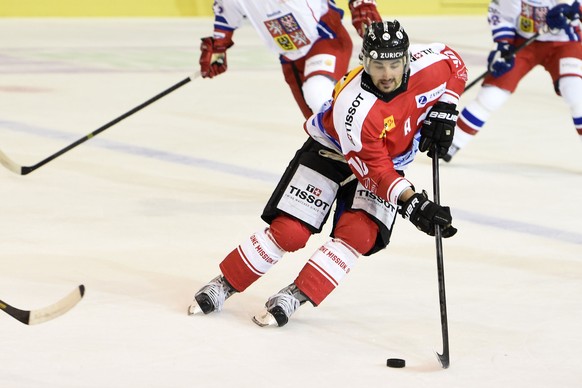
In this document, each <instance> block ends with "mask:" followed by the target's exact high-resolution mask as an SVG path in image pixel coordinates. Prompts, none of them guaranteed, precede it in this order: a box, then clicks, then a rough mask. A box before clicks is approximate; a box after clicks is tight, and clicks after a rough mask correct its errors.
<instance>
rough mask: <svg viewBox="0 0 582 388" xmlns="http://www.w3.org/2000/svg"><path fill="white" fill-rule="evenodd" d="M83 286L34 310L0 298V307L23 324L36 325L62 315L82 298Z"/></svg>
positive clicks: (83, 293)
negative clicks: (20, 307) (22, 307)
mask: <svg viewBox="0 0 582 388" xmlns="http://www.w3.org/2000/svg"><path fill="white" fill-rule="evenodd" d="M83 295H85V286H84V285H82V284H81V285H80V286H78V287H77V288H75V289H74V290H73V291H72V292H70V293H69V295H67V296H65V297H64V298H63V299H61V300H59V301H58V302H56V303H55V304H52V305H50V306H47V307H43V308H40V309H36V310H20V309H17V308H16V307H12V306H10V305H9V304H8V303H6V302H3V301H1V300H0V309H1V310H2V311H4V312H5V313H6V314H8V315H10V316H11V317H12V318H14V319H17V320H19V321H20V322H22V323H24V324H25V325H36V324H38V323H43V322H46V321H50V320H51V319H55V318H56V317H58V316H61V315H63V314H64V313H66V312H67V311H69V310H70V309H72V308H73V307H75V305H76V304H77V303H79V301H80V300H81V299H82V298H83Z"/></svg>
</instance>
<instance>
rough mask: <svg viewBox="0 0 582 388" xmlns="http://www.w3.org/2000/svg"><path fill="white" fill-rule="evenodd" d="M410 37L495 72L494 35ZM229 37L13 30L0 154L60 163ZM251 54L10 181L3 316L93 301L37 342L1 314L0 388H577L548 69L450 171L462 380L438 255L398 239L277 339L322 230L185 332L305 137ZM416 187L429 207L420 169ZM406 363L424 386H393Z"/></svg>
mask: <svg viewBox="0 0 582 388" xmlns="http://www.w3.org/2000/svg"><path fill="white" fill-rule="evenodd" d="M385 16H386V17H391V16H392V15H385ZM400 20H401V22H402V23H403V25H404V27H405V28H406V29H407V31H408V33H409V35H410V36H411V40H412V41H413V42H430V41H443V42H446V43H448V44H449V45H451V46H452V47H454V48H455V49H457V50H458V51H459V52H460V53H461V55H462V56H463V57H464V59H465V61H466V62H467V64H468V66H469V68H470V77H469V78H470V79H474V78H475V77H477V76H478V75H480V74H481V73H482V72H483V71H484V69H485V67H484V62H485V58H486V56H487V53H488V51H489V49H490V47H491V45H490V37H489V30H488V26H487V24H486V17H485V16H479V17H448V18H413V17H402V18H400ZM346 23H347V24H348V28H349V30H350V33H352V35H353V36H354V38H356V35H355V31H354V29H353V27H352V26H351V25H350V24H349V21H346ZM211 30H212V21H211V20H210V19H166V20H141V19H136V20H127V19H125V20H124V19H110V20H89V19H86V20H83V19H67V20H23V19H20V20H17V19H4V20H0V150H1V151H2V152H4V153H5V154H7V155H8V156H9V157H10V158H12V159H13V160H14V161H16V162H17V163H19V164H22V165H25V166H30V165H34V164H35V163H37V162H39V161H41V160H43V159H44V158H46V157H48V156H49V155H51V154H53V153H55V152H57V151H58V150H60V149H62V148H64V147H66V146H67V145H69V144H70V143H72V142H74V141H75V140H77V139H79V138H81V137H83V136H85V135H87V134H88V133H90V132H92V131H93V130H95V129H97V128H98V127H100V126H101V125H103V124H105V123H107V122H109V121H111V120H113V119H114V118H115V117H117V116H119V115H121V114H123V113H125V112H126V111H128V110H130V109H131V108H133V107H135V106H137V105H139V104H140V103H142V102H144V101H146V100H147V99H149V98H150V97H152V96H154V95H155V94H157V93H159V92H161V91H162V90H164V89H166V88H168V87H170V86H172V85H173V84H175V83H177V82H179V81H180V80H182V79H184V78H186V77H188V76H189V75H190V74H191V73H192V72H194V71H195V70H197V62H198V45H199V38H200V37H202V36H205V35H208V34H209V33H210V32H211ZM235 42H236V44H235V46H234V47H233V48H232V49H231V50H230V51H229V57H228V59H229V71H228V72H227V73H226V74H224V75H221V76H220V77H218V78H216V79H213V80H202V79H194V80H193V81H192V82H190V83H189V84H187V85H185V86H183V87H182V88H180V89H178V90H177V91H175V92H173V93H171V94H170V95H168V96H166V97H164V98H163V99H161V100H160V101H158V102H156V103H155V104H153V105H151V106H149V107H147V108H145V109H144V110H142V111H141V112H139V113H137V114H135V115H133V116H131V117H130V118H128V119H126V120H123V121H122V122H120V123H118V124H116V125H115V126H113V127H111V128H109V129H107V130H106V131H105V132H103V133H101V134H100V135H99V136H97V137H96V138H94V139H91V140H89V141H88V142H86V143H84V144H82V145H80V146H79V147H77V148H75V149H74V150H72V151H70V152H68V153H66V154H64V155H62V156H61V157H59V158H57V159H55V160H54V161H52V162H50V163H49V164H47V165H45V166H43V167H41V168H39V169H38V170H36V171H34V172H32V173H31V174H30V175H26V176H19V175H16V174H13V173H12V172H10V171H8V170H7V169H6V168H4V167H2V166H0V299H2V300H4V301H6V302H8V303H10V304H13V305H15V306H17V307H20V308H25V309H34V308H39V307H43V306H45V305H48V304H51V303H53V302H54V301H56V300H58V299H59V298H61V297H62V296H64V295H65V294H67V293H68V292H69V291H71V290H72V289H74V287H76V286H77V285H78V284H84V285H85V286H86V287H87V292H86V295H85V298H84V299H83V300H82V301H81V302H80V303H79V304H78V305H77V306H76V307H75V308H74V309H73V310H71V311H69V312H68V313H67V314H65V315H63V316H61V317H59V318H57V319H55V320H53V321H50V322H47V323H44V324H41V325H36V326H26V325H23V324H21V323H19V322H17V321H16V320H14V319H12V318H10V317H9V316H8V315H6V314H4V313H1V312H0V341H1V343H2V351H1V353H0V354H1V355H0V368H1V372H0V387H6V388H21V387H22V388H24V387H26V388H28V387H31V388H32V387H42V388H79V387H83V388H102V387H108V388H129V387H139V388H144V387H152V388H154V387H155V388H158V387H159V388H167V387H172V388H182V387H184V388H186V387H188V388H192V387H241V388H245V387H269V388H271V387H294V388H296V387H394V388H399V387H406V388H410V387H415V388H416V387H430V388H439V387H443V388H445V387H446V388H469V387H470V388H490V387H503V388H505V387H507V388H516V387H518V388H548V387H560V388H562V387H580V386H582V230H581V229H582V228H581V226H582V221H581V219H582V211H581V210H580V198H582V142H580V140H579V139H578V136H577V134H576V132H575V130H574V128H573V124H572V121H571V118H570V115H569V111H568V109H567V107H566V105H565V103H564V102H563V101H562V100H561V99H560V98H559V97H557V96H556V95H555V94H554V93H553V89H552V85H551V81H550V78H549V76H548V75H547V74H546V73H544V72H543V71H542V70H541V69H536V70H534V71H533V72H532V73H531V74H530V75H529V76H528V77H527V78H526V79H525V80H524V81H523V82H522V84H521V85H520V87H519V89H518V92H517V93H516V94H515V95H514V96H513V97H512V99H511V100H510V101H509V103H508V104H507V105H506V106H504V107H503V108H502V110H501V111H500V112H498V114H496V115H495V116H494V117H493V118H492V119H491V120H490V121H489V122H488V124H487V126H486V127H485V129H484V130H483V131H482V133H481V134H480V135H479V136H478V137H477V138H476V139H475V140H474V141H473V143H471V144H470V145H469V146H468V147H467V148H466V149H463V150H462V151H461V152H460V153H459V154H458V155H457V156H456V157H455V159H454V160H453V162H452V163H451V164H446V165H445V164H443V165H442V166H441V202H442V203H443V204H446V205H449V206H451V208H452V213H453V216H454V218H455V222H454V223H455V225H456V227H457V228H458V229H459V233H458V234H457V235H456V236H455V237H454V238H452V239H448V240H444V257H445V278H446V290H447V307H448V314H449V316H448V318H449V332H450V333H449V334H450V349H451V350H450V351H451V367H450V368H449V369H447V370H443V369H442V368H441V367H440V366H439V364H438V362H437V359H436V357H435V355H434V351H440V350H441V349H442V339H441V327H440V316H439V305H438V287H437V271H436V257H435V244H434V239H433V238H431V237H429V236H426V235H424V234H422V233H420V232H418V231H417V230H416V229H415V228H414V227H413V226H412V225H411V224H410V223H408V222H407V221H404V220H402V219H401V218H399V220H398V221H397V227H396V230H395V232H394V234H393V238H392V243H391V244H390V246H389V247H388V248H387V249H386V250H384V251H382V252H380V253H378V254H376V255H374V256H372V257H369V258H362V259H361V260H360V261H359V264H358V265H357V267H356V270H355V271H353V272H352V273H351V274H350V276H349V277H347V278H346V280H345V282H344V283H342V284H341V285H340V287H339V288H338V289H337V290H336V291H335V292H334V293H333V294H331V296H330V297H329V298H328V299H327V300H326V301H325V302H324V303H323V304H322V305H321V306H319V307H317V308H313V307H311V306H308V305H305V306H304V307H302V308H301V309H300V310H299V311H298V312H297V313H296V314H295V315H294V316H293V318H292V320H291V321H290V323H289V324H288V325H287V326H285V327H283V328H280V329H273V328H259V327H258V326H256V325H255V324H253V323H252V321H251V316H252V315H253V314H255V313H257V312H259V311H260V310H261V308H262V306H263V303H264V302H265V301H266V299H267V297H268V296H270V295H271V294H273V293H274V292H276V291H278V290H279V289H281V288H282V287H284V286H286V285H287V284H289V283H290V282H291V281H292V280H293V279H294V278H295V276H296V274H297V272H298V271H299V269H300V268H301V267H302V266H303V264H304V263H305V261H306V260H307V259H308V257H309V256H310V255H311V252H312V251H313V250H314V249H315V248H316V247H318V246H319V245H321V244H322V243H323V242H324V241H326V240H327V232H328V230H327V229H326V230H325V232H326V233H322V234H321V235H316V236H314V237H313V238H312V240H311V241H310V243H309V245H308V247H307V248H306V249H304V250H302V251H300V252H299V253H293V254H288V255H287V256H286V257H285V259H284V260H283V261H282V262H281V263H279V264H278V265H277V266H276V267H275V268H273V270H272V271H271V272H270V273H268V274H267V275H266V276H265V277H264V278H262V279H261V280H259V281H258V282H257V283H256V284H255V285H253V286H252V287H250V288H249V289H248V290H247V291H246V292H245V293H243V294H239V295H235V296H233V297H232V298H231V299H229V300H228V302H227V303H226V306H225V310H224V311H222V312H220V313H218V314H212V315H209V316H194V317H191V316H187V314H186V309H187V307H188V305H189V304H190V301H191V300H192V297H193V295H194V293H195V291H197V290H198V289H199V288H200V287H201V286H202V285H203V284H205V283H206V282H207V281H208V280H210V279H211V278H212V277H214V276H215V275H217V274H218V263H219V262H220V261H221V260H222V259H223V257H224V256H225V255H226V254H227V253H228V252H230V250H231V249H233V248H234V247H235V246H236V245H237V244H239V243H240V242H242V241H243V239H245V238H247V237H248V236H249V235H250V234H251V233H252V232H254V231H256V230H258V229H260V228H263V227H264V223H263V222H262V221H261V220H260V218H259V215H260V212H261V210H262V207H263V205H264V204H265V202H266V200H267V199H268V197H269V195H270V193H271V190H272V189H273V188H274V186H275V184H276V182H277V179H278V177H279V176H280V174H281V173H282V171H283V170H284V168H285V166H286V165H287V162H288V161H289V160H290V159H291V157H292V155H293V153H294V151H295V150H296V149H297V148H299V146H300V145H301V144H302V143H303V141H304V139H305V135H304V133H303V131H302V128H301V125H302V116H301V114H300V112H299V109H298V108H297V107H296V105H295V103H294V100H293V99H292V97H291V93H290V92H289V90H288V89H287V86H286V85H285V83H284V80H283V77H282V74H281V70H280V67H279V64H278V60H277V58H276V57H275V56H274V55H272V54H271V53H270V52H268V51H267V49H266V48H264V47H263V46H262V43H261V42H260V41H259V38H258V36H257V35H256V34H255V32H254V31H253V30H252V29H251V27H250V26H248V25H247V26H246V27H244V28H242V29H240V30H239V31H238V32H237V33H236V34H235ZM356 47H359V41H358V40H356ZM353 63H354V64H356V63H357V62H356V55H355V54H354V62H353ZM477 89H478V87H474V88H472V89H470V90H468V91H467V92H466V94H465V95H464V96H463V99H462V101H461V102H462V104H461V105H463V104H464V103H466V102H468V101H469V100H470V99H471V98H472V97H473V96H474V95H475V94H476V92H477ZM407 176H408V177H409V178H410V179H411V180H412V181H413V182H415V184H416V187H417V188H418V189H422V188H425V189H427V191H429V193H430V192H431V191H432V190H431V188H432V186H431V164H430V159H428V158H427V157H426V156H424V155H419V156H418V158H417V161H416V163H415V164H413V166H412V167H411V168H410V169H409V171H408V172H407ZM389 357H399V358H404V359H406V362H407V366H406V368H404V369H390V368H387V367H386V366H385V362H386V358H389Z"/></svg>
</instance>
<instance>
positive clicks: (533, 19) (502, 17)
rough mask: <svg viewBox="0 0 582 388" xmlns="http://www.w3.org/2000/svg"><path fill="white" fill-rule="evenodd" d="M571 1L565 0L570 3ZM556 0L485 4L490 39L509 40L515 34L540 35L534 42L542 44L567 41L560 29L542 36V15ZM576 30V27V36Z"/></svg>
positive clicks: (555, 3)
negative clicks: (487, 5) (537, 41)
mask: <svg viewBox="0 0 582 388" xmlns="http://www.w3.org/2000/svg"><path fill="white" fill-rule="evenodd" d="M573 2H574V1H573V0H570V1H566V3H567V4H572V3H573ZM560 3H564V2H563V1H559V0H495V1H492V2H491V3H490V4H489V17H488V20H489V25H490V27H491V33H492V34H493V40H494V41H496V42H498V41H503V40H505V41H512V40H513V39H514V38H515V37H516V35H518V36H521V37H522V38H526V39H528V38H531V37H532V36H533V35H534V34H535V33H537V32H540V35H539V36H538V37H537V38H536V40H539V41H542V42H568V41H569V40H571V39H570V38H569V37H568V34H566V32H565V31H564V30H559V31H552V32H551V33H543V31H544V29H545V28H546V15H547V13H548V11H549V10H550V9H552V8H554V7H555V6H556V5H558V4H560ZM579 35H580V30H579V28H578V36H579Z"/></svg>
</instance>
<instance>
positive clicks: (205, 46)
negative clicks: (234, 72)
mask: <svg viewBox="0 0 582 388" xmlns="http://www.w3.org/2000/svg"><path fill="white" fill-rule="evenodd" d="M233 44H234V43H233V42H232V40H230V39H228V38H227V39H215V38H213V37H211V36H207V37H206V38H202V43H201V44H200V61H199V63H200V75H201V76H202V78H212V77H215V76H217V75H219V74H222V73H224V72H225V71H226V69H227V64H226V49H228V48H229V47H231V46H232V45H233Z"/></svg>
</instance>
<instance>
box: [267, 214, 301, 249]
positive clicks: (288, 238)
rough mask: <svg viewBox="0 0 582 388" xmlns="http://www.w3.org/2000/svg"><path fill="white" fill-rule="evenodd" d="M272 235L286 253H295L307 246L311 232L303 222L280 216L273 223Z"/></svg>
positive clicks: (270, 229)
mask: <svg viewBox="0 0 582 388" xmlns="http://www.w3.org/2000/svg"><path fill="white" fill-rule="evenodd" d="M269 231H270V234H271V236H272V237H273V239H274V240H275V242H276V243H277V245H279V247H280V248H281V249H283V250H284V251H285V252H294V251H296V250H298V249H301V248H303V247H304V246H305V244H307V240H309V237H310V236H311V231H310V230H309V229H308V228H307V227H306V226H305V225H303V223H301V221H299V220H296V219H295V218H292V217H288V216H279V217H277V218H275V219H274V220H273V222H271V227H270V228H269Z"/></svg>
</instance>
